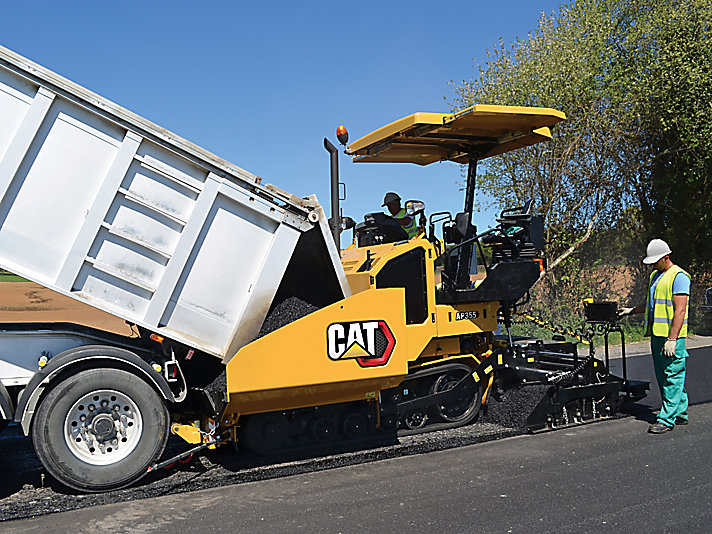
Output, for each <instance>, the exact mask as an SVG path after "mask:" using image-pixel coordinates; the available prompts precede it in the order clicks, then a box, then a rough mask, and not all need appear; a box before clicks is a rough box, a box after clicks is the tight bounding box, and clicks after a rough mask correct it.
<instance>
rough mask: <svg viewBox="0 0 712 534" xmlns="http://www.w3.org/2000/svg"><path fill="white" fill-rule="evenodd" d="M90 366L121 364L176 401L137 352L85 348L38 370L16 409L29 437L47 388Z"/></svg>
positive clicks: (93, 346) (157, 375)
mask: <svg viewBox="0 0 712 534" xmlns="http://www.w3.org/2000/svg"><path fill="white" fill-rule="evenodd" d="M87 363H89V364H90V365H89V367H102V366H108V367H112V366H116V365H117V364H119V365H122V366H127V367H129V368H130V370H132V371H133V372H134V373H135V374H136V375H137V376H139V377H141V378H143V379H144V380H146V382H148V383H149V384H151V385H152V386H153V387H154V388H155V389H156V391H158V392H159V393H160V394H161V395H162V396H163V398H164V399H165V400H166V401H168V402H175V396H174V395H173V392H172V391H171V388H170V386H169V385H168V382H167V381H166V379H165V378H163V375H162V374H160V373H158V372H156V371H155V370H154V369H153V367H151V366H150V365H149V364H148V362H146V361H145V360H143V359H141V358H140V357H139V356H138V355H136V354H135V353H133V352H131V351H129V350H126V349H120V348H118V347H111V346H108V345H84V346H82V347H76V348H73V349H69V350H66V351H64V352H61V353H60V354H57V355H56V356H54V357H53V358H51V359H50V360H49V363H48V364H47V365H46V366H45V367H43V368H42V369H40V370H39V371H37V373H35V375H34V376H33V377H32V379H31V380H30V382H29V384H27V387H26V388H25V390H24V391H23V392H22V395H20V398H19V400H18V401H17V409H16V410H15V421H16V422H18V423H21V425H22V431H23V432H24V433H25V435H28V434H29V433H30V425H31V423H32V417H33V415H34V413H35V408H36V406H37V401H38V400H39V398H40V395H41V394H42V392H43V391H44V390H45V388H46V387H47V385H48V384H50V383H51V382H52V380H53V379H55V378H57V376H59V375H60V374H62V373H64V372H66V371H67V370H69V369H71V368H72V367H76V366H78V365H80V364H82V366H83V367H86V364H87ZM112 364H113V365H112Z"/></svg>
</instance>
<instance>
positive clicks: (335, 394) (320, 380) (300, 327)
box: [227, 288, 409, 414]
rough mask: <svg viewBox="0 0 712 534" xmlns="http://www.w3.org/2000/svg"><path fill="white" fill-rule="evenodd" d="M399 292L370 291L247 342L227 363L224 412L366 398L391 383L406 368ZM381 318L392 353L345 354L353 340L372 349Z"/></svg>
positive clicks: (385, 290) (398, 289)
mask: <svg viewBox="0 0 712 534" xmlns="http://www.w3.org/2000/svg"><path fill="white" fill-rule="evenodd" d="M404 295H405V291H404V290H403V289H402V288H393V289H377V290H376V289H369V290H366V291H363V292H361V293H358V294H356V295H353V296H351V297H349V298H347V299H344V300H341V301H339V302H337V303H335V304H332V305H331V306H328V307H326V308H323V309H321V310H318V311H316V312H314V313H312V314H310V315H307V316H305V317H302V318H301V319H299V320H297V321H294V322H293V323H290V324H289V325H287V326H285V327H282V328H280V329H278V330H275V331H274V332H272V333H270V334H268V335H266V336H264V337H263V338H260V339H258V340H256V341H253V342H252V343H250V344H249V345H246V346H245V347H243V348H242V349H240V351H238V353H237V354H236V355H235V357H234V358H233V359H232V360H231V361H230V362H229V363H228V365H227V387H228V394H229V406H228V409H227V413H242V414H246V413H255V412H263V411H271V410H283V409H290V408H298V407H305V406H313V405H320V404H331V403H335V402H345V401H348V400H357V399H365V398H367V395H369V394H370V395H371V397H372V396H373V395H372V394H373V393H374V392H376V391H379V390H380V389H383V388H386V387H392V386H395V385H397V384H398V383H400V381H401V380H402V378H403V377H404V376H405V375H406V374H407V373H408V355H409V351H408V339H407V335H406V327H405V305H404V299H405V296H404ZM374 322H375V323H376V324H377V326H374V324H373V323H374ZM381 323H385V325H386V327H385V328H386V329H387V330H388V331H389V332H390V334H391V336H392V338H393V339H392V341H393V346H392V350H391V352H390V356H389V357H388V358H387V359H385V361H383V362H382V363H379V364H378V365H372V364H373V363H374V362H381V360H378V359H370V360H369V359H363V358H361V359H357V358H350V357H349V355H347V354H346V353H347V352H348V350H349V349H350V348H351V347H353V344H354V343H357V344H360V345H361V347H362V348H363V349H365V350H366V351H368V352H369V353H371V354H373V353H374V351H375V350H376V348H375V347H374V339H375V337H374V336H376V335H380V334H376V333H375V331H376V329H378V330H381V329H382V328H383V326H382V325H381ZM344 325H345V326H344ZM381 331H382V330H381ZM382 332H383V331H382ZM383 335H384V336H385V338H386V339H387V340H388V336H387V335H385V334H383ZM376 356H378V355H376Z"/></svg>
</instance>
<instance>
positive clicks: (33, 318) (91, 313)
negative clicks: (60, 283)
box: [0, 282, 131, 335]
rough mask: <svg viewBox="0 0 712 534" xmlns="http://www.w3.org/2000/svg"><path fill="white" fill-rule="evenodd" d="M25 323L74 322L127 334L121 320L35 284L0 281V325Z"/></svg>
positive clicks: (127, 330) (129, 332) (126, 328)
mask: <svg viewBox="0 0 712 534" xmlns="http://www.w3.org/2000/svg"><path fill="white" fill-rule="evenodd" d="M25 322H33V323H34V322H63V323H77V324H82V325H86V326H92V327H94V328H99V329H101V330H107V331H109V332H115V333H117V334H122V335H130V334H131V330H130V328H129V327H128V325H127V324H126V323H125V322H124V321H123V319H119V318H118V317H114V316H113V315H110V314H108V313H104V312H102V311H99V310H97V309H95V308H92V307H91V306H88V305H87V304H83V303H81V302H79V301H77V300H74V299H72V298H69V297H65V296H64V295H60V294H59V293H55V292H54V291H50V290H49V289H46V288H44V287H42V286H40V285H38V284H35V283H32V282H0V323H25Z"/></svg>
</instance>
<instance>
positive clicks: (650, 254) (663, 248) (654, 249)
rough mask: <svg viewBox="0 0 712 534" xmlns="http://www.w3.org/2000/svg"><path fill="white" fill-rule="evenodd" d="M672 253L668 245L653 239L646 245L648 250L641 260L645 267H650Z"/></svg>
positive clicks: (660, 240)
mask: <svg viewBox="0 0 712 534" xmlns="http://www.w3.org/2000/svg"><path fill="white" fill-rule="evenodd" d="M670 253H672V250H670V247H669V246H668V244H667V243H666V242H665V241H663V240H662V239H653V240H652V241H651V242H650V243H648V250H646V254H647V256H646V257H645V259H644V260H643V263H644V264H646V265H652V264H653V263H656V262H657V261H658V260H659V259H660V258H662V257H663V256H667V255H668V254H670Z"/></svg>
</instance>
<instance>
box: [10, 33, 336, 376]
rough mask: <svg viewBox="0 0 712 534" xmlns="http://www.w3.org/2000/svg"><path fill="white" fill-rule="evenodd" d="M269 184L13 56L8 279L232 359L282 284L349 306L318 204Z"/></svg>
mask: <svg viewBox="0 0 712 534" xmlns="http://www.w3.org/2000/svg"><path fill="white" fill-rule="evenodd" d="M260 181H261V179H260V178H259V177H257V176H255V175H253V174H251V173H249V172H247V171H245V170H243V169H240V168H239V167H236V166H235V165H232V164H231V163H228V162H227V161H224V160H222V159H220V158H218V157H216V156H214V155H213V154H210V153H209V152H207V151H205V150H203V149H201V148H200V147H198V146H196V145H193V144H192V143H189V142H188V141H185V140H184V139H181V138H180V137H178V136H176V135H174V134H172V133H170V132H168V131H166V130H164V129H163V128H160V127H159V126H157V125H155V124H153V123H151V122H149V121H147V120H145V119H143V118H141V117H139V116H137V115H135V114H133V113H131V112H129V111H127V110H125V109H123V108H121V107H119V106H117V105H116V104H114V103H112V102H109V101H108V100H106V99H104V98H101V97H100V96H98V95H95V94H93V93H91V92H89V91H87V90H86V89H84V88H82V87H79V86H78V85H76V84H74V83H72V82H70V81H68V80H66V79H64V78H62V77H60V76H58V75H56V74H54V73H52V72H50V71H49V70H47V69H45V68H43V67H41V66H39V65H37V64H35V63H33V62H31V61H29V60H27V59H25V58H23V57H21V56H19V55H17V54H15V53H13V52H12V51H10V50H8V49H6V48H3V47H0V267H2V268H3V269H6V270H8V271H11V272H13V273H16V274H18V275H20V276H22V277H25V278H27V279H29V280H32V281H35V282H37V283H39V284H42V285H43V286H45V287H48V288H50V289H52V290H54V291H57V292H59V293H62V294H65V295H68V296H71V297H73V298H75V299H78V300H81V301H83V302H86V303H87V304H90V305H92V306H94V307H96V308H99V309H101V310H104V311H107V312H109V313H112V314H114V315H116V316H119V317H121V318H123V319H125V320H127V321H129V322H131V323H135V324H137V325H139V326H142V327H144V328H146V329H148V330H150V331H153V332H156V333H158V334H160V335H162V336H165V337H167V338H169V339H173V340H176V341H179V342H182V343H184V344H186V345H188V346H190V347H193V348H195V349H198V350H201V351H204V352H207V353H209V354H212V355H214V356H217V357H219V358H222V359H223V361H227V360H229V359H230V357H232V356H233V355H234V354H235V352H236V351H237V350H238V349H239V348H240V347H242V346H243V345H245V344H246V343H248V342H249V341H251V340H252V339H253V338H254V337H255V335H256V334H257V332H258V331H259V329H260V326H261V325H262V322H263V320H264V318H265V315H266V313H267V311H268V309H269V308H270V305H271V303H272V302H273V299H274V297H275V294H276V293H277V291H278V289H279V288H280V284H281V283H282V282H283V281H284V282H285V283H288V284H289V285H290V286H291V287H292V290H291V293H292V294H293V293H294V292H295V291H297V292H299V291H303V294H304V295H308V296H309V298H310V299H311V300H312V301H313V300H314V299H316V301H317V302H315V304H316V305H319V306H322V305H325V304H329V303H331V302H334V301H335V300H338V299H340V298H343V297H344V296H348V295H349V294H350V291H349V289H348V284H347V282H346V279H345V276H344V273H343V269H342V267H341V263H340V262H339V258H338V251H337V249H336V247H335V245H334V243H333V240H332V238H331V236H330V235H329V233H328V232H329V230H328V227H327V222H326V220H325V215H324V212H323V210H322V208H321V207H320V206H319V204H318V203H317V201H316V199H315V198H313V197H312V198H309V199H301V198H297V197H295V196H292V195H290V194H288V193H285V192H283V191H281V190H279V189H277V188H275V187H273V186H270V185H266V186H263V185H261V184H260ZM307 257H308V260H309V267H308V269H309V273H310V274H307V273H306V269H305V268H304V267H303V264H304V262H305V261H306V259H307ZM290 262H291V263H290ZM288 267H289V270H288ZM285 273H287V275H286V277H287V278H289V280H287V281H285ZM315 284H318V287H317V288H312V287H310V286H313V285H315ZM294 288H297V289H294ZM286 293H288V292H285V296H286ZM31 356H32V360H33V361H32V362H30V366H31V367H32V368H33V372H34V371H35V370H36V369H37V359H36V355H31ZM2 357H3V358H5V355H2ZM18 357H19V356H18ZM20 366H21V367H22V365H20Z"/></svg>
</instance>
